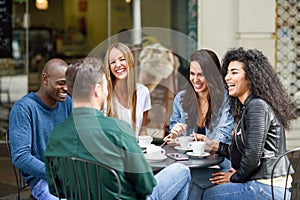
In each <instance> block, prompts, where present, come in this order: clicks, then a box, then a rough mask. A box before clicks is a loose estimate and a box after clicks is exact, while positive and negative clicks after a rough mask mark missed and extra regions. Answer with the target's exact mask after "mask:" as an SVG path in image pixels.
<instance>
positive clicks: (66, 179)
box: [48, 157, 122, 200]
mask: <svg viewBox="0 0 300 200" xmlns="http://www.w3.org/2000/svg"><path fill="white" fill-rule="evenodd" d="M48 165H49V171H50V174H51V178H52V182H53V184H54V188H55V192H56V196H58V197H60V198H67V199H72V200H73V199H76V200H77V199H79V200H93V199H101V198H102V195H103V194H102V189H101V187H102V184H103V181H104V182H105V181H107V182H111V181H112V180H102V181H101V178H103V177H101V174H102V172H103V170H105V173H107V172H109V173H111V174H112V175H113V177H114V178H115V180H116V183H114V184H113V186H111V188H109V189H110V190H111V193H114V194H117V196H116V197H115V199H120V197H121V189H122V188H121V181H120V178H119V176H118V174H117V172H116V171H115V170H114V169H112V168H110V167H108V166H106V165H103V164H101V163H97V162H93V161H89V160H85V159H80V158H75V157H51V158H50V159H49V163H48ZM115 185H117V187H114V186H115Z"/></svg>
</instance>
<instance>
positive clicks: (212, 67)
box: [181, 49, 225, 129]
mask: <svg viewBox="0 0 300 200" xmlns="http://www.w3.org/2000/svg"><path fill="white" fill-rule="evenodd" d="M193 61H196V62H198V63H199V64H200V66H201V69H202V71H203V75H204V77H205V80H206V84H207V86H208V91H209V96H208V103H209V106H208V112H207V114H206V116H205V127H207V128H209V129H210V127H211V122H213V121H215V120H216V118H217V114H218V110H219V108H220V107H221V105H222V102H223V100H224V88H225V87H224V83H223V81H222V76H221V73H220V68H221V64H220V61H219V59H218V57H217V55H216V54H215V53H214V52H213V51H211V50H208V49H200V50H198V51H196V52H194V53H193V54H192V55H191V59H190V62H193ZM189 70H190V69H188V71H189ZM189 76H190V74H189V73H188V74H187V76H186V79H187V80H188V81H187V83H186V84H185V86H184V90H185V93H184V94H183V95H182V101H181V105H182V108H183V110H184V111H185V112H187V119H186V123H187V125H188V126H189V127H191V128H194V127H195V124H196V122H197V118H198V112H199V110H198V98H197V94H196V92H195V90H194V88H193V85H192V83H191V81H190V78H189ZM200 103H201V102H200Z"/></svg>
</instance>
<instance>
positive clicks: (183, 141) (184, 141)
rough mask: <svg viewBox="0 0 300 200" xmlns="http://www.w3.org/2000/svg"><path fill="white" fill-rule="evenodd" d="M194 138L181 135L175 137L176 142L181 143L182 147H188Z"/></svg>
mask: <svg viewBox="0 0 300 200" xmlns="http://www.w3.org/2000/svg"><path fill="white" fill-rule="evenodd" d="M192 140H193V138H192V137H190V136H180V137H177V138H175V142H176V143H177V144H179V145H180V147H181V148H182V149H188V148H189V146H188V144H189V143H190V142H191V141H192Z"/></svg>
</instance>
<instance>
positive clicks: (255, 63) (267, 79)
mask: <svg viewBox="0 0 300 200" xmlns="http://www.w3.org/2000/svg"><path fill="white" fill-rule="evenodd" d="M232 61H238V62H240V63H242V64H243V66H244V70H245V73H246V75H245V76H246V77H245V78H246V80H247V81H248V82H249V86H250V91H251V93H252V94H254V95H256V96H258V97H260V98H261V99H263V100H265V101H266V102H267V103H268V104H269V105H270V106H271V107H272V108H273V110H274V112H275V114H276V116H277V117H278V118H279V119H280V121H281V122H282V124H283V126H284V127H285V128H286V129H289V127H290V121H291V120H292V119H296V117H297V116H296V106H295V104H294V103H293V102H292V101H291V99H290V98H289V96H288V94H287V92H286V91H285V89H284V87H283V85H282V83H281V82H280V80H279V78H278V77H277V75H276V73H275V71H274V69H273V67H272V65H271V64H270V62H269V61H268V59H267V57H266V56H264V55H263V54H262V52H261V51H259V50H256V49H249V50H245V49H244V48H242V47H239V48H233V49H230V50H229V51H228V52H227V53H226V54H225V56H224V58H223V60H222V71H221V73H222V76H223V80H224V81H225V76H226V75H227V69H228V65H229V63H230V62H232ZM225 86H226V87H227V85H226V84H225ZM230 107H231V112H232V113H233V115H234V118H235V121H236V120H237V119H239V118H240V115H241V113H242V108H243V105H242V104H241V102H240V101H239V99H238V98H237V97H232V96H230Z"/></svg>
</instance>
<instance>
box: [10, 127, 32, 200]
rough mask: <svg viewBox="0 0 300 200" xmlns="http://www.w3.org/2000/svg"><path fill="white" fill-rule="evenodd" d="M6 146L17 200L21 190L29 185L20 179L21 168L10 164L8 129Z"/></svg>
mask: <svg viewBox="0 0 300 200" xmlns="http://www.w3.org/2000/svg"><path fill="white" fill-rule="evenodd" d="M6 146H7V151H8V155H9V158H10V161H11V166H12V168H13V171H14V175H15V179H16V186H17V195H16V199H17V200H19V199H20V198H21V192H22V191H23V190H24V189H26V188H27V187H29V184H27V183H25V181H24V180H23V179H22V176H21V170H20V169H18V168H17V167H15V166H14V165H13V164H12V158H11V151H10V141H9V131H8V129H7V131H6Z"/></svg>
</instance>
